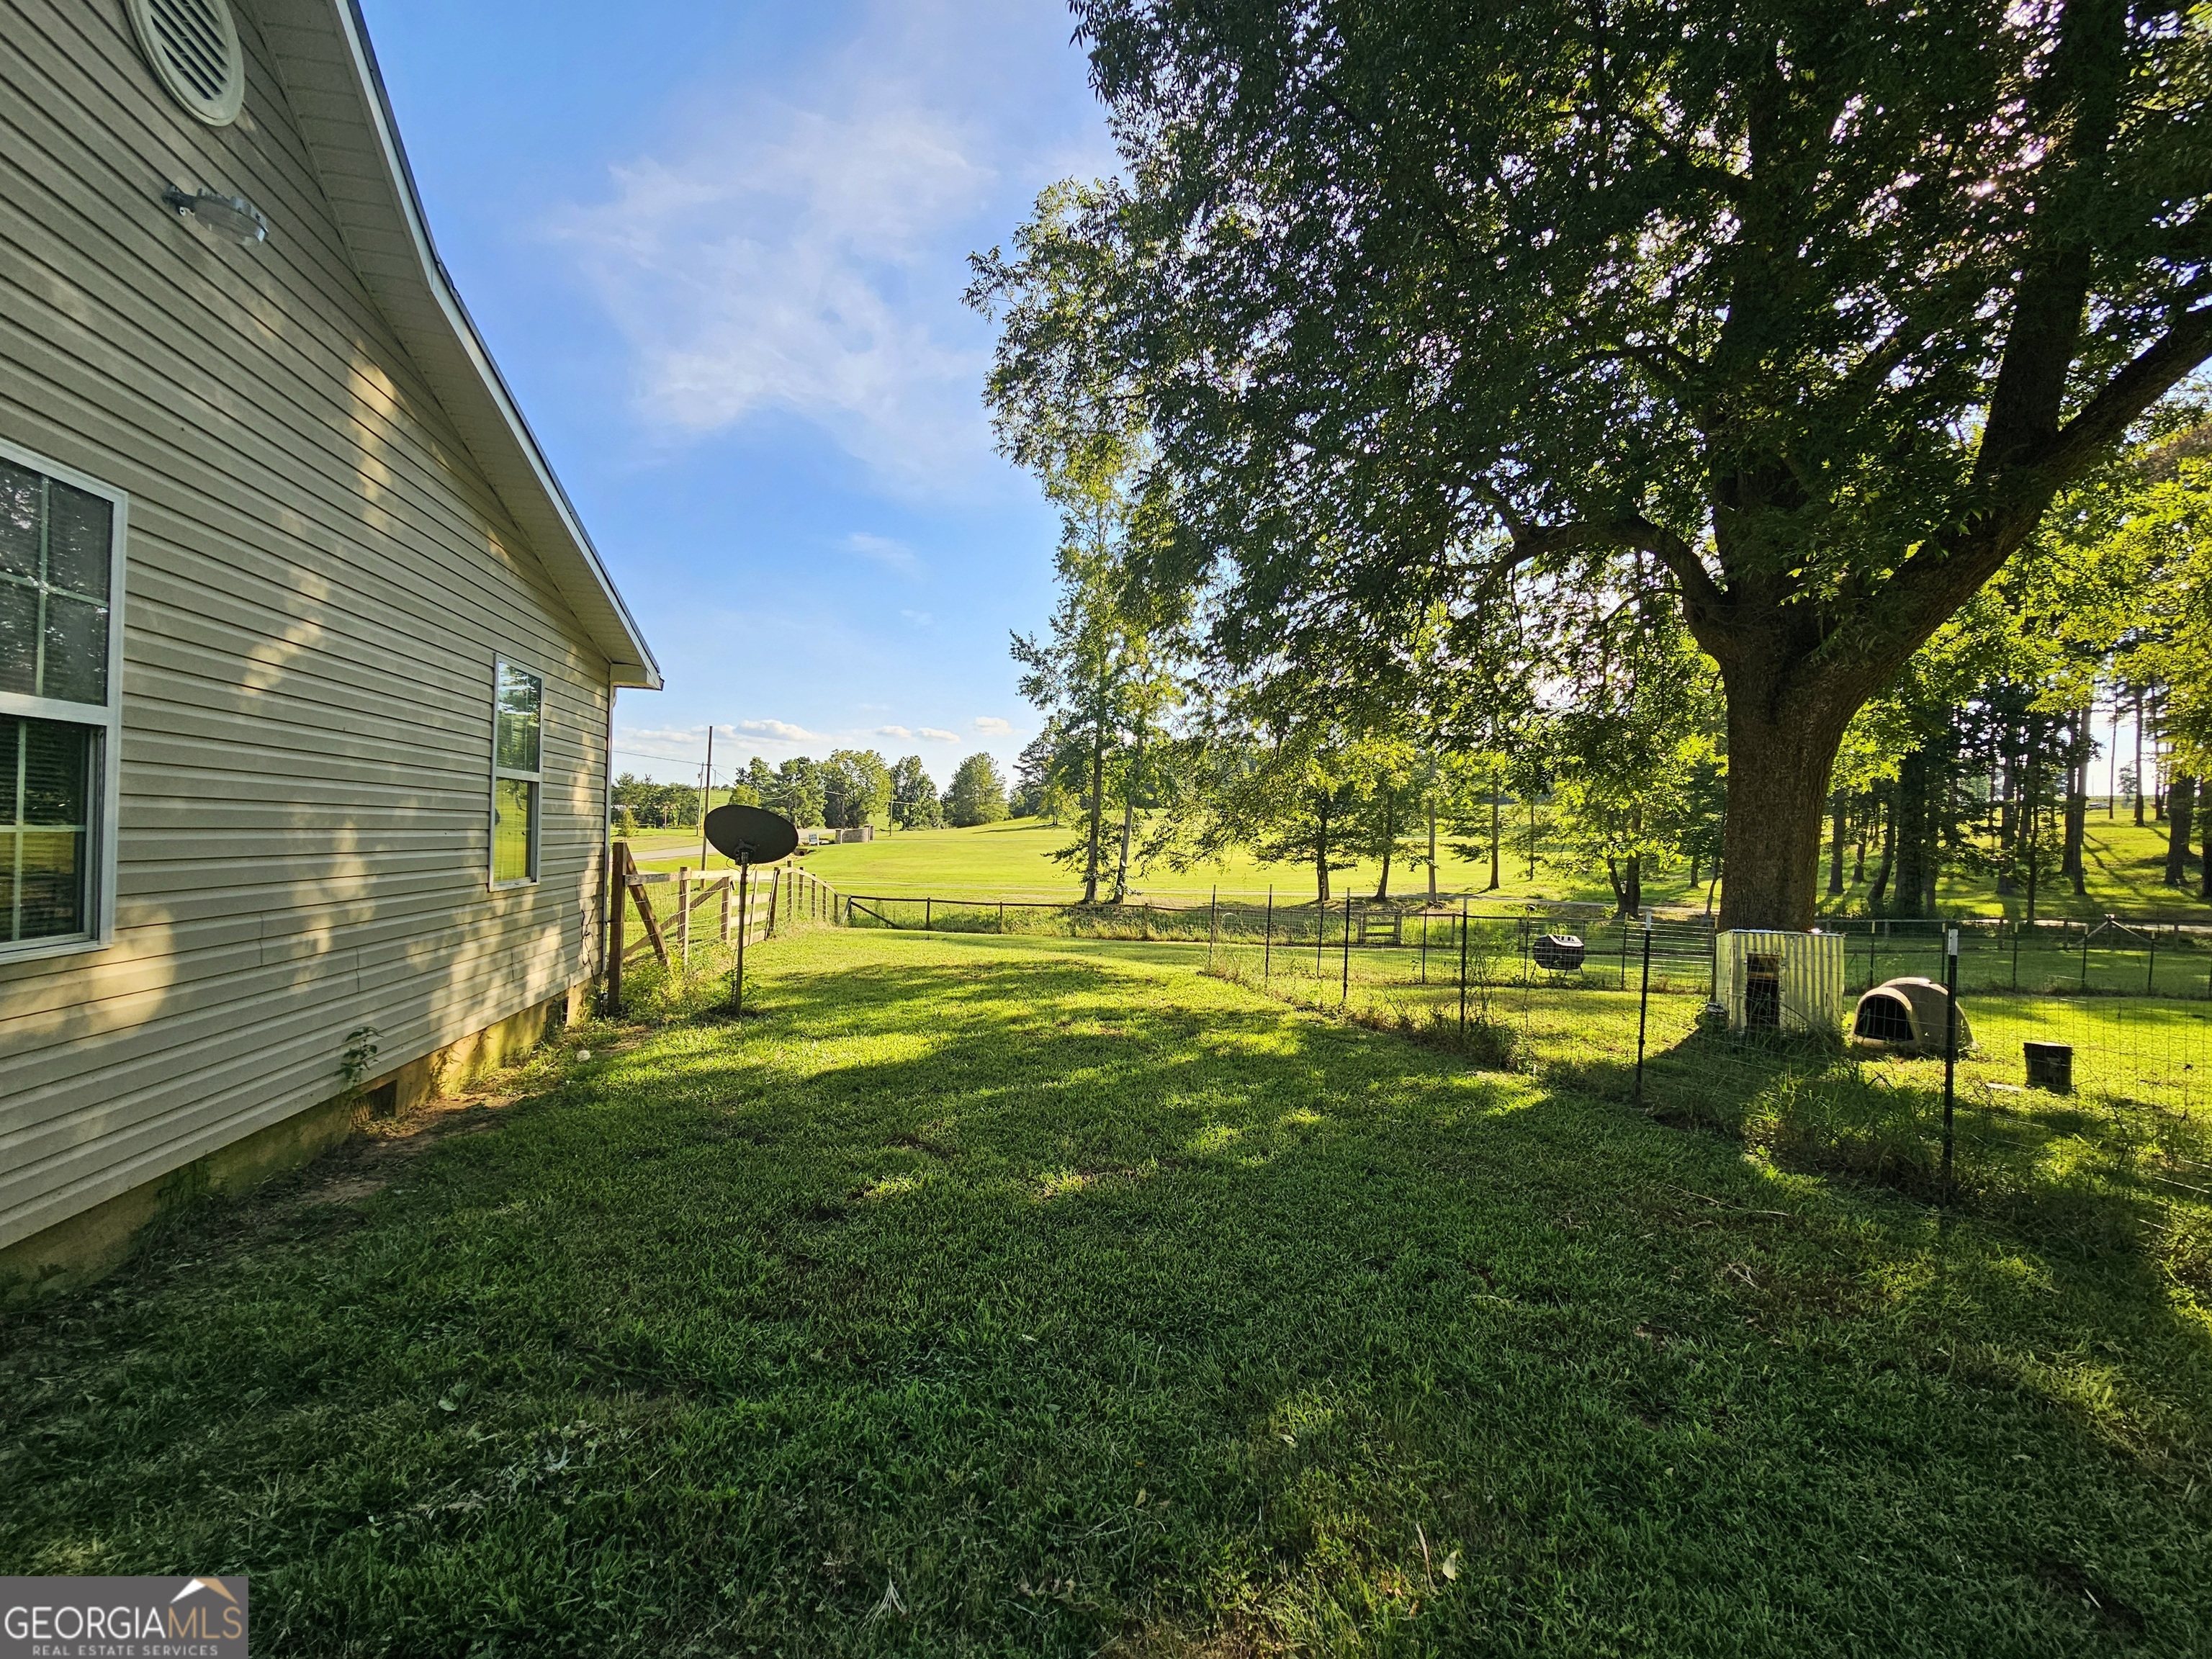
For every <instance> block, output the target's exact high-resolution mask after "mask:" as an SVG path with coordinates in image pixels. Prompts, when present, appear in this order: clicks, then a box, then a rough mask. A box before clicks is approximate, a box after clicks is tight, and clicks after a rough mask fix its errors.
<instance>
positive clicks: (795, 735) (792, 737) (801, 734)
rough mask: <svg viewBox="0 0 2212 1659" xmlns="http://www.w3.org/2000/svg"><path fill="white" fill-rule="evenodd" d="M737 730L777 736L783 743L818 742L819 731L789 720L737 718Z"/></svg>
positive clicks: (752, 733)
mask: <svg viewBox="0 0 2212 1659" xmlns="http://www.w3.org/2000/svg"><path fill="white" fill-rule="evenodd" d="M738 731H740V732H744V733H745V734H746V735H747V736H749V737H755V738H781V740H782V741H784V742H785V743H820V742H823V736H822V734H821V733H820V732H810V731H808V730H807V729H806V728H805V726H793V724H792V723H791V722H790V721H789V720H739V721H738Z"/></svg>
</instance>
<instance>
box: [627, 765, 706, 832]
mask: <svg viewBox="0 0 2212 1659" xmlns="http://www.w3.org/2000/svg"><path fill="white" fill-rule="evenodd" d="M614 805H617V807H627V808H628V809H629V813H630V819H631V822H632V823H633V824H635V826H636V827H638V828H640V829H681V828H684V827H685V826H687V825H696V823H698V822H699V786H698V782H697V781H696V779H695V780H694V781H692V782H690V783H655V782H654V781H653V780H652V779H651V778H641V777H639V776H638V775H637V774H635V772H623V773H621V774H619V775H617V777H616V779H615V787H614Z"/></svg>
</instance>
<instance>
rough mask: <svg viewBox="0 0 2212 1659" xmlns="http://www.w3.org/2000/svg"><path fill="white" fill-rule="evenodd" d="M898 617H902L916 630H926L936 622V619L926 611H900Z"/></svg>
mask: <svg viewBox="0 0 2212 1659" xmlns="http://www.w3.org/2000/svg"><path fill="white" fill-rule="evenodd" d="M899 615H900V616H902V617H905V618H906V619H907V620H908V622H910V623H913V624H914V625H915V627H916V628H927V627H929V626H931V625H932V624H933V623H935V622H936V621H937V618H936V617H934V616H933V615H932V614H931V613H930V612H928V611H900V612H899Z"/></svg>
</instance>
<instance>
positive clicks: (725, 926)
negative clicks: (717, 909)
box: [722, 876, 731, 945]
mask: <svg viewBox="0 0 2212 1659" xmlns="http://www.w3.org/2000/svg"><path fill="white" fill-rule="evenodd" d="M730 886H731V878H729V877H728V876H724V877H723V878H722V943H723V944H725V945H727V944H728V943H729V942H730Z"/></svg>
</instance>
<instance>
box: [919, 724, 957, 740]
mask: <svg viewBox="0 0 2212 1659" xmlns="http://www.w3.org/2000/svg"><path fill="white" fill-rule="evenodd" d="M915 736H916V737H922V738H928V739H929V740H930V741H931V742H932V743H957V742H959V741H960V734H959V733H958V732H948V731H946V730H945V728H944V727H943V726H923V727H922V728H921V731H919V732H916V733H915Z"/></svg>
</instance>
